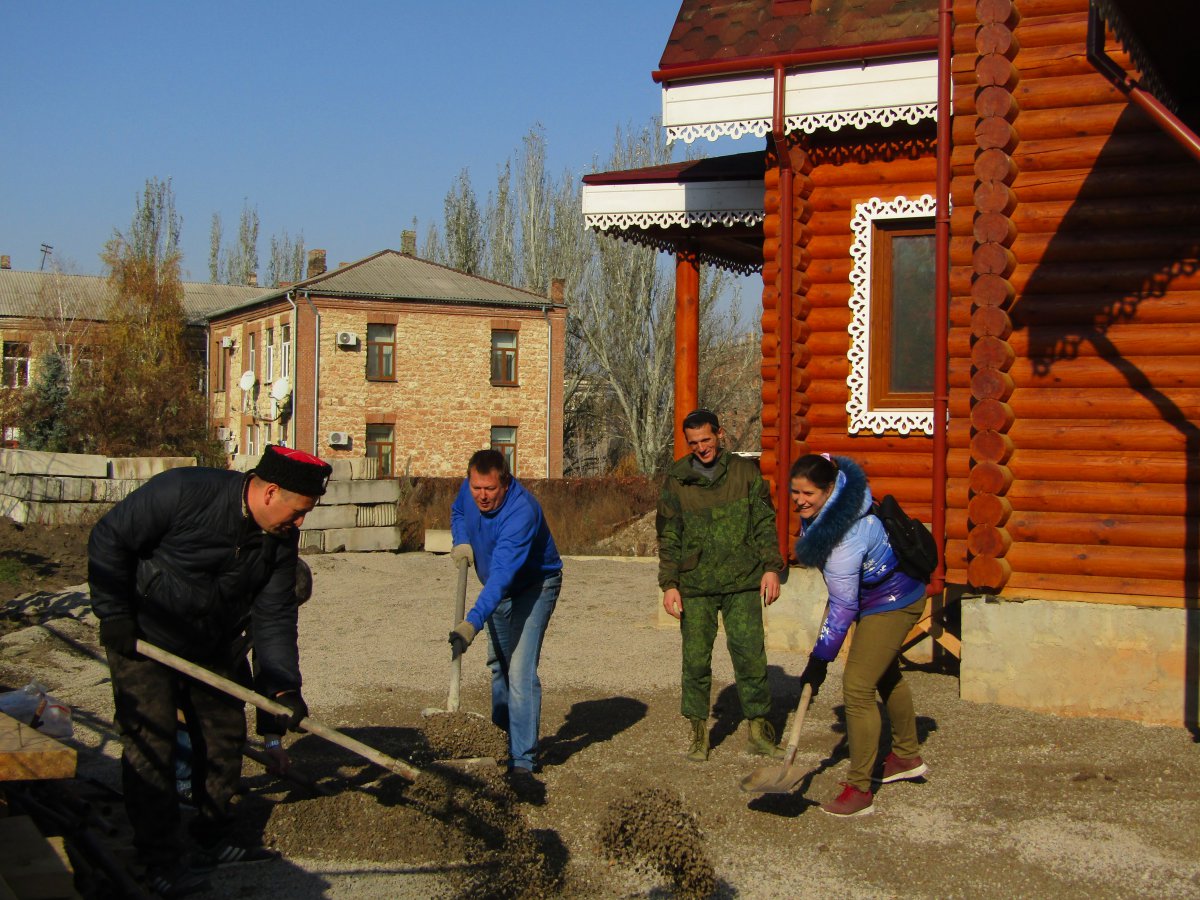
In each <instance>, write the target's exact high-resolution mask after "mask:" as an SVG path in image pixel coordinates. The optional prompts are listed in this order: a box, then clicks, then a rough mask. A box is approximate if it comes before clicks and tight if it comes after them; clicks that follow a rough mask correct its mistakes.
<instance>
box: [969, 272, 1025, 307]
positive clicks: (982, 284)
mask: <svg viewBox="0 0 1200 900" xmlns="http://www.w3.org/2000/svg"><path fill="white" fill-rule="evenodd" d="M1015 296H1016V292H1015V291H1014V290H1013V287H1012V284H1011V283H1010V282H1009V280H1008V279H1007V278H1005V277H1004V276H1003V275H993V274H987V273H984V274H982V275H980V276H979V277H978V278H976V279H975V280H974V281H973V282H972V283H971V300H972V302H973V303H976V304H978V305H979V306H993V307H998V308H1004V307H1007V306H1009V304H1011V303H1012V301H1013V298H1014V297H1015Z"/></svg>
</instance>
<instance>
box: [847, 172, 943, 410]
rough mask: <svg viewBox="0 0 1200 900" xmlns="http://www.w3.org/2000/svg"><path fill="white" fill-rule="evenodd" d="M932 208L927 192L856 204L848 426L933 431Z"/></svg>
mask: <svg viewBox="0 0 1200 900" xmlns="http://www.w3.org/2000/svg"><path fill="white" fill-rule="evenodd" d="M934 210H935V203H934V199H933V197H932V196H930V195H928V194H926V195H924V196H922V197H919V198H917V199H915V200H909V199H908V198H906V197H897V198H895V199H894V200H890V201H884V200H880V199H879V198H873V199H871V200H869V201H867V202H866V203H860V204H858V205H857V206H856V207H855V214H854V218H853V219H852V220H851V223H850V227H851V230H852V231H853V233H854V241H853V243H852V245H851V248H850V255H851V258H852V260H853V267H852V269H851V272H850V283H851V286H852V288H853V292H852V294H851V297H850V310H851V313H852V318H851V322H850V327H849V332H850V352H849V353H848V354H847V358H848V360H849V362H850V375H849V377H848V378H847V379H846V381H847V384H848V385H849V387H850V400H849V402H848V403H847V404H846V411H847V412H848V413H849V414H850V424H849V430H850V431H851V432H868V431H869V432H873V433H875V434H883V433H885V432H898V433H899V434H908V433H909V432H914V431H918V432H923V433H925V434H932V433H933V362H934V347H933V320H934V234H933V218H932V217H933V213H934Z"/></svg>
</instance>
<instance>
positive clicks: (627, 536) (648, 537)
mask: <svg viewBox="0 0 1200 900" xmlns="http://www.w3.org/2000/svg"><path fill="white" fill-rule="evenodd" d="M656 516H657V512H656V511H655V510H650V512H648V513H644V514H643V515H640V516H636V517H634V518H633V519H629V520H627V521H625V522H623V523H621V524H620V525H619V526H617V528H615V529H614V530H613V533H612V534H611V535H610V536H609V537H606V538H603V539H601V540H599V541H597V542H596V547H595V552H597V553H600V554H605V555H607V554H612V555H613V556H657V555H658V530H657V527H656V525H655V517H656Z"/></svg>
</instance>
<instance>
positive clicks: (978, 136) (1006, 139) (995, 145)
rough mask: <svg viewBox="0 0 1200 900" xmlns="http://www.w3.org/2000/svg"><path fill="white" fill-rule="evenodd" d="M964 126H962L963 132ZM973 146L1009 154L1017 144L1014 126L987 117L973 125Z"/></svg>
mask: <svg viewBox="0 0 1200 900" xmlns="http://www.w3.org/2000/svg"><path fill="white" fill-rule="evenodd" d="M965 127H966V125H965V124H964V130H965ZM974 127H975V135H974V137H975V146H977V147H980V148H982V149H984V150H988V149H996V150H1002V151H1003V152H1005V153H1011V152H1012V151H1013V149H1014V148H1015V147H1016V146H1017V143H1018V140H1019V138H1018V134H1017V129H1016V126H1014V125H1013V124H1012V123H1011V122H1009V121H1008V120H1007V119H1001V118H997V117H995V116H989V117H988V118H986V119H979V120H978V121H977V122H976V123H975V126H974Z"/></svg>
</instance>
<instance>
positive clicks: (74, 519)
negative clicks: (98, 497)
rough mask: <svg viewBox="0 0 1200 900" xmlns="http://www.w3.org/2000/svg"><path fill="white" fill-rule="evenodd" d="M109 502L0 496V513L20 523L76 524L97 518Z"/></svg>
mask: <svg viewBox="0 0 1200 900" xmlns="http://www.w3.org/2000/svg"><path fill="white" fill-rule="evenodd" d="M110 509H112V504H111V503H38V502H36V501H33V500H16V499H14V498H12V497H0V515H5V516H8V517H9V518H10V519H12V520H13V521H14V522H18V523H20V524H22V525H78V524H80V523H84V524H87V523H90V522H95V521H96V520H98V519H99V518H100V517H101V516H102V515H104V514H105V513H106V512H108V511H109V510H110Z"/></svg>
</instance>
